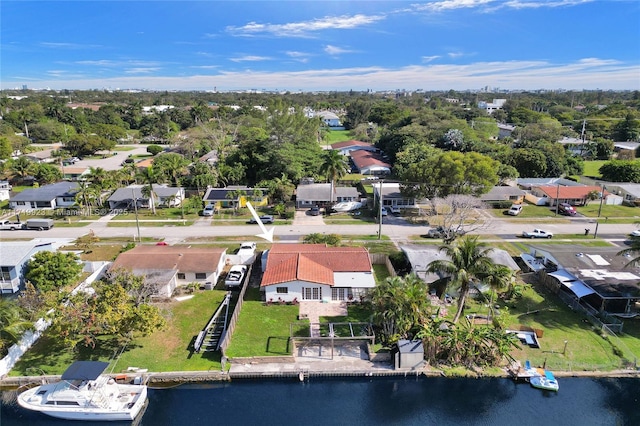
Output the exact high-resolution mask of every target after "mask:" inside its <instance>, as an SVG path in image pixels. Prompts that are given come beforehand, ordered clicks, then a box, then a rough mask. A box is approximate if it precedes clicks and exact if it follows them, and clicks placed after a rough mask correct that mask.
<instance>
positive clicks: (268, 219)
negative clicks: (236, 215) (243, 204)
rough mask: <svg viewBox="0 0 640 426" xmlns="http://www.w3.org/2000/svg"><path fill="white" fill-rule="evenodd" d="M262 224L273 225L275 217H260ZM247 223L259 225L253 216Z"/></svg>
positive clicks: (267, 215)
mask: <svg viewBox="0 0 640 426" xmlns="http://www.w3.org/2000/svg"><path fill="white" fill-rule="evenodd" d="M260 222H262V223H273V216H271V215H270V214H263V215H262V216H260ZM247 223H258V221H257V220H256V219H255V218H254V217H253V216H252V217H251V219H249V220H248V221H247Z"/></svg>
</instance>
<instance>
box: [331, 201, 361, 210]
mask: <svg viewBox="0 0 640 426" xmlns="http://www.w3.org/2000/svg"><path fill="white" fill-rule="evenodd" d="M361 207H362V203H361V202H360V201H345V202H342V203H337V204H334V206H333V210H334V211H337V212H350V211H353V210H358V209H359V208H361Z"/></svg>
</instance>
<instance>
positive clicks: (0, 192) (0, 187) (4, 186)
mask: <svg viewBox="0 0 640 426" xmlns="http://www.w3.org/2000/svg"><path fill="white" fill-rule="evenodd" d="M11 189H12V187H11V184H10V183H9V181H6V180H0V201H4V200H8V199H9V197H10V196H11Z"/></svg>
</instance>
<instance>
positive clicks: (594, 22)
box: [0, 0, 640, 91]
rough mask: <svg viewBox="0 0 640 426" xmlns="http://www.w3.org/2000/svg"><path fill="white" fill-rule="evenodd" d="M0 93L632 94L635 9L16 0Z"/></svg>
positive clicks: (370, 1)
mask: <svg viewBox="0 0 640 426" xmlns="http://www.w3.org/2000/svg"><path fill="white" fill-rule="evenodd" d="M0 24H1V29H0V37H1V38H0V48H1V49H0V88H2V89H8V88H15V87H22V85H24V84H26V85H27V86H28V87H29V88H33V89H38V88H52V89H64V88H67V89H103V88H109V89H154V90H214V89H216V90H218V91H229V90H250V89H256V90H289V91H299V90H304V91H309V90H339V91H341V90H351V89H353V90H367V89H371V90H375V91H378V90H396V89H405V90H416V89H424V90H448V89H454V90H466V89H471V90H477V89H481V88H483V87H485V86H489V87H492V88H500V89H511V90H518V89H576V90H580V89H605V90H606V89H614V90H625V89H630V90H638V89H640V1H637V0H427V1H423V2H416V1H411V2H406V1H375V0H367V1H295V2H294V1H241V0H240V1H204V0H203V1H194V2H190V1H137V2H133V1H118V0H111V1H89V0H85V1H67V2H61V1H47V0H41V1H24V0H22V1H14V0H2V2H1V3H0Z"/></svg>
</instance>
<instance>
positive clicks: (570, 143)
mask: <svg viewBox="0 0 640 426" xmlns="http://www.w3.org/2000/svg"><path fill="white" fill-rule="evenodd" d="M558 143H559V144H560V145H562V146H563V147H564V148H565V149H567V150H568V151H569V152H571V153H572V154H573V155H577V156H583V155H587V154H589V148H588V147H589V145H591V144H593V141H590V140H587V139H585V140H582V139H578V138H569V137H566V136H565V137H563V138H562V139H560V140H559V141H558Z"/></svg>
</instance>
